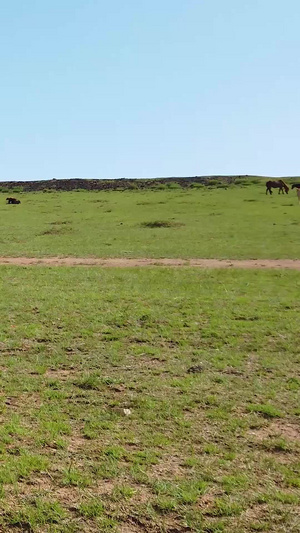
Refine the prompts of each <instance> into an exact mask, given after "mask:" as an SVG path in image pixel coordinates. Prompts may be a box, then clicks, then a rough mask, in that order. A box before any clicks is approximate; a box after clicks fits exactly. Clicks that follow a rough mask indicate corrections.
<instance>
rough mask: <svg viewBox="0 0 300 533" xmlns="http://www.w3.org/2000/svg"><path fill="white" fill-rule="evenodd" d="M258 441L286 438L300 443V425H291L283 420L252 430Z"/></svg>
mask: <svg viewBox="0 0 300 533" xmlns="http://www.w3.org/2000/svg"><path fill="white" fill-rule="evenodd" d="M251 435H253V436H254V437H255V438H256V439H257V440H258V441H262V440H264V439H269V438H272V437H284V438H285V439H287V440H290V441H293V442H299V443H300V425H299V426H297V425H296V424H291V423H289V422H284V421H282V420H276V421H274V422H271V423H270V424H269V425H268V426H264V427H262V428H259V429H256V430H251Z"/></svg>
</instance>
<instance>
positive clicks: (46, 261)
mask: <svg viewBox="0 0 300 533" xmlns="http://www.w3.org/2000/svg"><path fill="white" fill-rule="evenodd" d="M0 265H17V266H33V265H39V266H98V267H116V268H128V267H129V268H130V267H151V266H152V267H153V266H164V267H196V268H257V269H262V268H277V269H278V268H279V269H280V268H289V269H293V270H300V259H241V260H239V259H166V258H163V259H149V258H137V259H133V258H123V257H116V258H107V259H104V258H93V257H42V258H38V257H0Z"/></svg>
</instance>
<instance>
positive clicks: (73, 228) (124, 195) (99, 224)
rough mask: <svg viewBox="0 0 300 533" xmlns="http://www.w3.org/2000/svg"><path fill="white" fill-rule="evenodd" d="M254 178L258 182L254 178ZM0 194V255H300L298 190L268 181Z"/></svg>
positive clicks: (249, 257)
mask: <svg viewBox="0 0 300 533" xmlns="http://www.w3.org/2000/svg"><path fill="white" fill-rule="evenodd" d="M257 181H258V183H257ZM5 197H6V194H1V195H0V215H1V220H2V231H1V237H0V255H9V256H19V255H27V256H38V257H41V256H53V255H54V256H55V255H61V256H68V255H70V256H77V257H80V256H82V257H87V256H96V257H154V258H160V257H170V258H172V257H182V258H190V257H203V258H231V259H234V258H236V259H239V258H240V259H242V258H245V259H252V258H253V259H256V258H266V259H268V258H270V259H271V258H290V259H293V258H299V257H300V256H299V249H300V233H299V228H300V218H299V217H300V209H299V205H298V201H297V198H296V193H295V191H290V193H289V195H288V196H287V195H284V196H283V195H280V196H279V195H278V194H277V192H276V191H275V192H274V194H273V196H272V197H269V196H266V194H265V180H263V179H261V180H259V179H257V180H255V179H252V180H250V181H247V179H242V180H240V184H239V185H234V186H226V187H224V183H223V185H222V183H221V182H220V183H219V182H218V181H216V183H214V182H213V181H212V183H211V186H210V187H204V186H201V187H196V188H193V189H188V190H183V189H181V188H177V187H175V188H173V187H172V188H166V187H163V188H162V189H160V188H157V190H145V191H139V190H134V189H133V190H132V191H124V192H121V191H114V192H113V191H112V192H104V191H102V192H82V191H81V192H75V191H74V192H70V193H66V192H50V193H48V194H44V193H30V194H25V193H24V194H21V195H20V198H21V201H22V203H21V205H17V206H14V205H6V204H5Z"/></svg>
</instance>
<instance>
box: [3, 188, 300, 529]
mask: <svg viewBox="0 0 300 533" xmlns="http://www.w3.org/2000/svg"><path fill="white" fill-rule="evenodd" d="M221 193H222V194H224V191H220V194H221ZM159 194H160V193H159ZM207 194H208V197H209V198H210V197H211V198H212V197H213V195H212V196H210V193H207ZM216 194H219V191H218V192H217V193H216ZM225 194H226V191H225ZM240 194H244V191H242V193H240ZM248 194H249V191H248V190H247V191H245V195H248ZM255 194H256V193H255ZM45 196H46V195H44V196H43V197H42V196H37V197H34V198H33V199H32V207H33V208H32V211H31V212H32V213H34V212H35V208H34V205H35V204H34V202H37V199H39V201H40V202H45V204H44V205H45V206H46V205H47V202H46V199H45V200H44V197H45ZM257 196H258V193H257ZM214 197H215V196H214ZM224 197H225V196H224ZM47 198H48V197H47ZM58 198H59V201H60V202H63V201H65V200H63V198H64V196H63V195H62V196H59V197H58ZM66 198H67V197H66ZM71 198H72V196H71ZM87 198H89V196H88V197H87ZM112 198H114V196H109V197H108V199H112ZM121 198H124V200H123V201H124V203H126V201H128V202H129V199H131V198H132V197H130V196H129V195H128V196H126V195H125V196H124V197H121ZM133 198H134V197H133ZM181 198H182V196H181ZM197 198H198V197H197ZM199 198H200V195H199ZM228 198H232V196H231V195H230V194H228ZM47 201H49V200H47ZM50 201H52V200H51V198H50ZM120 201H121V200H120ZM173 201H174V202H175V201H176V197H174V199H173ZM232 201H233V200H232ZM276 201H277V203H278V202H279V201H278V199H277V198H276ZM286 201H287V200H286V198H284V199H280V202H283V203H284V202H286ZM74 202H75V200H74ZM257 202H259V200H257ZM271 202H275V198H274V199H271ZM95 205H97V204H95ZM245 205H248V204H247V202H246V203H245ZM249 205H250V204H249ZM251 205H252V204H251ZM272 205H273V203H271V206H272ZM25 206H26V204H25V201H24V206H23V204H22V208H24V209H25ZM276 206H277V204H276ZM247 209H248V208H247ZM270 209H272V208H271V207H270ZM282 209H283V207H278V206H277V207H276V210H277V211H276V212H281V211H280V210H282ZM286 209H288V208H286ZM289 209H290V211H291V212H292V209H293V208H292V207H290V208H289ZM185 210H186V207H185ZM16 212H17V211H16ZM124 212H125V211H124ZM18 213H19V214H18V217H21V214H20V213H21V211H18ZM142 215H143V216H142ZM32 216H33V215H32ZM45 216H46V215H45ZM47 216H48V215H47ZM57 216H58V215H57ZM128 216H129V215H128ZM148 218H150V216H149V217H148V216H146V213H145V212H144V213H143V214H141V216H140V220H147V219H148ZM179 218H180V217H179ZM212 218H213V217H212ZM54 219H55V217H54V215H53V214H52V215H51V216H50V215H49V220H54ZM282 220H283V213H282ZM19 223H20V219H18V220H17V221H16V224H17V225H18V224H19ZM43 223H44V222H43ZM26 231H28V229H27V230H26ZM47 242H50V240H49V241H47ZM241 245H242V243H241ZM275 245H276V246H278V242H275ZM278 249H279V248H278ZM48 251H49V250H48ZM174 252H175V248H174ZM51 253H53V250H52V251H51ZM81 253H83V252H82V251H81ZM178 255H181V254H180V253H178ZM216 255H217V254H216ZM0 274H1V302H0V319H1V336H0V347H1V355H0V369H1V428H0V453H1V456H0V498H1V499H0V502H1V513H0V530H1V531H4V532H6V531H13V532H18V531H27V532H28V531H30V532H34V533H44V532H64V533H67V532H68V533H70V532H112V531H116V532H119V533H142V532H147V533H158V532H165V533H171V532H172V533H175V532H178V533H179V532H188V531H191V532H196V533H202V532H203V533H219V532H223V531H224V532H229V533H241V532H254V531H266V532H276V533H277V532H279V531H280V532H288V533H291V532H298V531H299V530H300V516H299V503H300V501H299V500H300V455H299V452H300V444H299V416H300V409H299V391H300V374H299V370H300V349H299V335H298V328H299V310H300V304H299V292H300V291H299V289H300V278H299V274H298V273H297V272H293V271H276V272H274V271H267V270H266V271H254V270H253V271H238V270H230V271H224V270H211V271H210V270H196V269H173V270H169V269H163V268H149V269H124V270H117V269H116V270H114V269H108V270H105V269H96V268H94V269H87V268H80V267H78V268H69V269H68V268H56V269H55V268H44V267H28V268H19V267H1V268H0ZM197 367H198V368H197ZM190 368H193V369H194V370H195V372H189V369H190ZM197 370H198V372H197ZM124 409H125V411H124ZM128 410H129V411H128ZM1 528H2V529H1Z"/></svg>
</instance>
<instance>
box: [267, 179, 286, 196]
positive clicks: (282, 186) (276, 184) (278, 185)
mask: <svg viewBox="0 0 300 533" xmlns="http://www.w3.org/2000/svg"><path fill="white" fill-rule="evenodd" d="M266 187H267V188H266V194H268V192H269V193H270V194H273V193H272V189H279V191H278V194H280V193H281V192H282V194H284V193H286V194H288V192H289V190H290V188H289V187H288V186H287V184H286V183H284V181H283V180H278V181H271V180H269V181H267V183H266Z"/></svg>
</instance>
